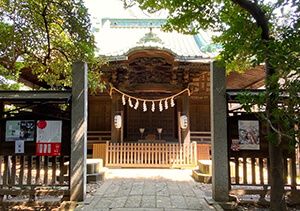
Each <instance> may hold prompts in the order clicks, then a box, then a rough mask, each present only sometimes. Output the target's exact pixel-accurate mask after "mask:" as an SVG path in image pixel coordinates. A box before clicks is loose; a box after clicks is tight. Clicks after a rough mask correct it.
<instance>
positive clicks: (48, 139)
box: [36, 120, 62, 156]
mask: <svg viewBox="0 0 300 211" xmlns="http://www.w3.org/2000/svg"><path fill="white" fill-rule="evenodd" d="M36 126H37V129H36V155H41V156H58V155H60V152H61V134H62V121H57V120H55V121H54V120H38V121H37V124H36Z"/></svg>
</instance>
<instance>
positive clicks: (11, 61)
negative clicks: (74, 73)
mask: <svg viewBox="0 0 300 211" xmlns="http://www.w3.org/2000/svg"><path fill="white" fill-rule="evenodd" d="M94 52H95V43H94V37H93V35H92V30H91V23H90V19H89V15H88V12H87V8H86V7H85V6H84V4H83V1H82V0H65V1H61V0H1V1H0V74H1V75H3V76H5V77H6V78H10V79H13V80H18V77H19V75H20V73H21V72H22V70H24V69H27V70H28V69H29V70H31V72H32V73H33V74H35V75H37V77H38V79H39V80H41V81H45V82H47V83H48V84H49V85H50V86H51V87H53V88H62V87H70V86H71V65H72V62H74V61H77V60H83V61H86V62H88V63H89V65H90V67H91V68H93V70H94V71H90V77H89V78H93V80H92V81H91V82H94V81H97V83H91V85H92V87H94V88H97V86H98V84H100V83H98V82H99V80H97V79H99V78H100V77H101V72H100V68H99V66H100V65H101V63H102V62H103V61H102V59H101V58H97V57H95V54H94Z"/></svg>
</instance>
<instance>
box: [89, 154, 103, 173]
mask: <svg viewBox="0 0 300 211" xmlns="http://www.w3.org/2000/svg"><path fill="white" fill-rule="evenodd" d="M102 168H103V160H102V159H98V158H92V159H87V160H86V172H87V174H97V173H99V172H100V169H102Z"/></svg>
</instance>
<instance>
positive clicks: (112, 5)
mask: <svg viewBox="0 0 300 211" xmlns="http://www.w3.org/2000/svg"><path fill="white" fill-rule="evenodd" d="M84 2H85V5H86V7H87V8H88V10H89V13H90V15H91V20H92V23H93V24H96V23H99V22H100V20H101V19H102V18H108V17H109V18H166V17H167V15H166V14H167V13H166V12H158V13H155V14H148V13H147V12H145V11H142V10H141V9H139V8H138V7H137V6H134V7H132V8H129V9H124V7H123V1H121V0H84Z"/></svg>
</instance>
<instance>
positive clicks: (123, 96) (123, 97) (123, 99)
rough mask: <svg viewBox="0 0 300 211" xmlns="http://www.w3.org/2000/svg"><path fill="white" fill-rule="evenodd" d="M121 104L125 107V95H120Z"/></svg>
mask: <svg viewBox="0 0 300 211" xmlns="http://www.w3.org/2000/svg"><path fill="white" fill-rule="evenodd" d="M122 104H123V105H126V99H125V95H122Z"/></svg>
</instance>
